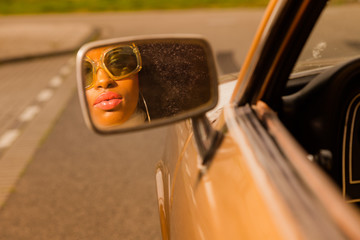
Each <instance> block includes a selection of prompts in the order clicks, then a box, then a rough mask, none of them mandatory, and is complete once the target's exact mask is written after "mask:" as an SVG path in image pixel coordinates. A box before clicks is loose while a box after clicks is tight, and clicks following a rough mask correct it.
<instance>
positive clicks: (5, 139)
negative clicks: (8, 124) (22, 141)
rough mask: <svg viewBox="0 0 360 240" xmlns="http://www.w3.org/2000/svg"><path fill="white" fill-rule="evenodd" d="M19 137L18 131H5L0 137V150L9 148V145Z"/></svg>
mask: <svg viewBox="0 0 360 240" xmlns="http://www.w3.org/2000/svg"><path fill="white" fill-rule="evenodd" d="M19 135H20V130H19V129H10V130H7V131H6V132H5V133H4V134H3V135H2V136H1V137H0V149H1V148H7V147H10V146H11V144H13V142H14V141H15V140H16V138H17V137H18V136H19Z"/></svg>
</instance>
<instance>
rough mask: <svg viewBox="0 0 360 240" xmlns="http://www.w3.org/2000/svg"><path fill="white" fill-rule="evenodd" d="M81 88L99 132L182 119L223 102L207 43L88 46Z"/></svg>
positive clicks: (81, 63) (83, 58)
mask: <svg viewBox="0 0 360 240" xmlns="http://www.w3.org/2000/svg"><path fill="white" fill-rule="evenodd" d="M77 65H78V66H77V70H78V86H79V93H80V98H81V100H82V102H83V104H82V105H83V106H82V107H83V108H84V109H83V110H84V112H85V114H86V115H87V116H86V118H88V123H89V124H90V125H91V127H92V128H95V129H96V130H97V131H107V130H114V129H120V130H121V129H133V128H139V127H144V126H146V125H159V124H164V123H166V122H173V121H178V120H181V119H184V118H187V117H191V116H195V115H198V114H201V113H204V112H206V111H208V110H210V109H211V108H212V107H214V106H215V105H216V102H217V74H216V70H215V64H214V60H213V57H212V53H211V49H210V47H209V45H208V43H207V42H206V41H205V40H203V39H194V38H191V39H189V38H175V39H164V38H160V39H154V38H152V39H139V40H132V41H119V40H112V41H105V42H104V41H100V42H94V43H90V44H88V45H85V46H84V47H83V48H81V49H80V51H79V53H78V59H77Z"/></svg>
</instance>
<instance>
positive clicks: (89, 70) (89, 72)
mask: <svg viewBox="0 0 360 240" xmlns="http://www.w3.org/2000/svg"><path fill="white" fill-rule="evenodd" d="M82 72H83V80H84V86H85V88H88V87H90V86H91V85H92V82H93V67H92V65H91V63H90V62H88V61H84V63H83V71H82Z"/></svg>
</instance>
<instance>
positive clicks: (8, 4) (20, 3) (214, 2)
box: [0, 0, 269, 15]
mask: <svg viewBox="0 0 360 240" xmlns="http://www.w3.org/2000/svg"><path fill="white" fill-rule="evenodd" d="M268 2H269V1H268V0H0V14H6V15H7V14H39V13H65V12H102V11H137V10H150V9H189V8H231V7H265V6H266V5H267V3H268Z"/></svg>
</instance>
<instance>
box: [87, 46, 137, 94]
mask: <svg viewBox="0 0 360 240" xmlns="http://www.w3.org/2000/svg"><path fill="white" fill-rule="evenodd" d="M141 67H142V62H141V56H140V52H139V49H138V48H137V47H136V46H135V44H132V45H121V46H115V47H113V48H109V49H107V50H106V51H104V52H103V53H102V55H101V57H100V61H99V62H95V61H93V60H92V59H91V58H89V57H86V58H85V59H84V61H83V64H82V72H83V81H84V86H85V89H90V88H92V87H93V86H94V79H95V77H96V76H95V75H96V72H97V71H98V69H99V68H102V69H104V70H105V71H106V73H107V74H108V75H109V76H110V77H111V78H112V79H114V80H120V79H123V78H126V77H128V76H130V75H132V74H135V73H137V72H139V71H140V70H141Z"/></svg>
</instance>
